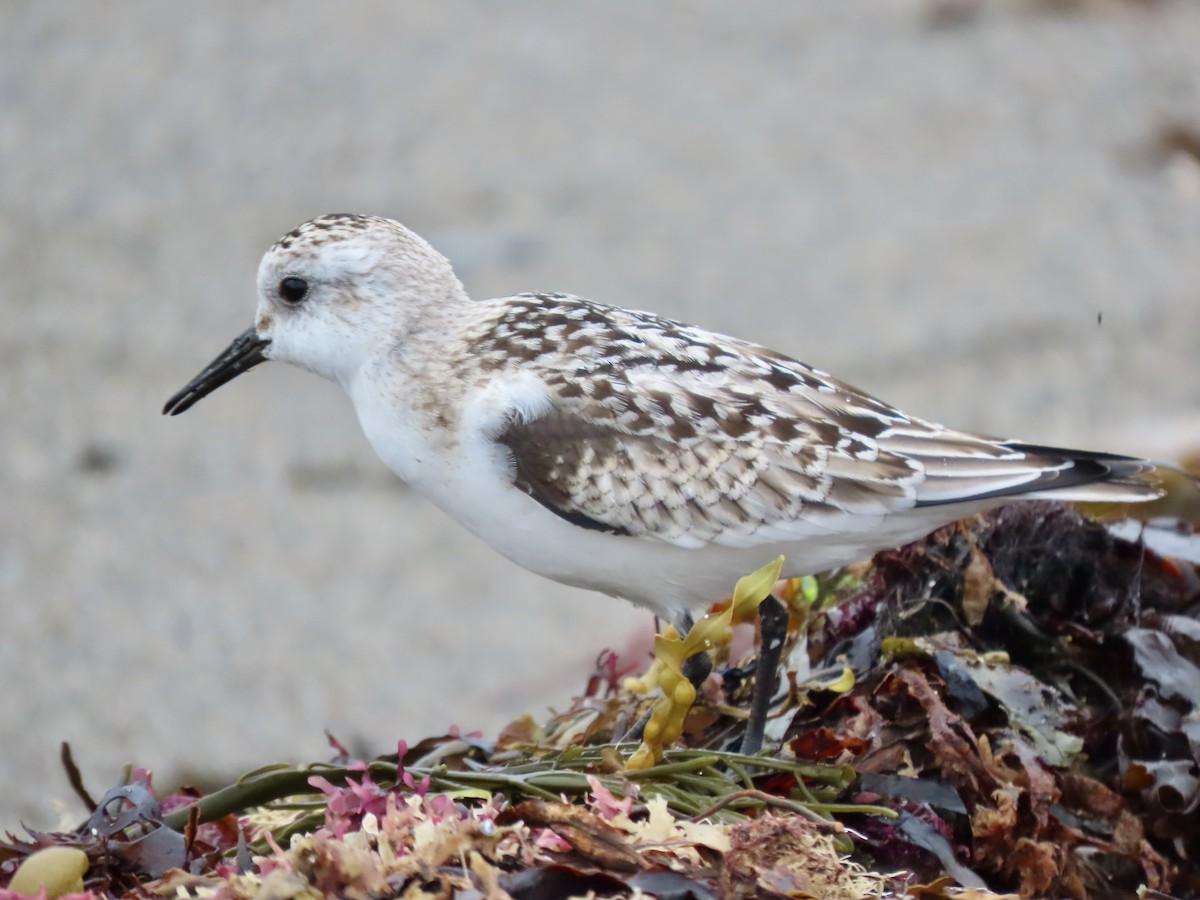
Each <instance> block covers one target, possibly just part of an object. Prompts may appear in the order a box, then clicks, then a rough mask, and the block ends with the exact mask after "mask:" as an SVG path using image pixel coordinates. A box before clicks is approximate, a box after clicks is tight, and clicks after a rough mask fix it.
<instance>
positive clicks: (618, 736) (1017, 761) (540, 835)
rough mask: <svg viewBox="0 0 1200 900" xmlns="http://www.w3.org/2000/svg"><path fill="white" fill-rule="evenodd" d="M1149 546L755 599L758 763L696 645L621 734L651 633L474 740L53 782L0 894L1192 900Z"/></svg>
mask: <svg viewBox="0 0 1200 900" xmlns="http://www.w3.org/2000/svg"><path fill="white" fill-rule="evenodd" d="M1145 528H1146V529H1149V530H1139V529H1134V534H1133V539H1128V538H1125V537H1117V536H1116V535H1115V534H1114V530H1113V529H1112V528H1110V527H1109V526H1106V525H1104V524H1102V523H1099V522H1096V521H1092V520H1090V519H1087V518H1085V517H1084V516H1083V515H1081V514H1080V513H1079V512H1077V511H1076V510H1074V509H1072V508H1070V507H1066V506H1062V505H1059V504H1051V503H1043V504H1024V505H1016V506H1011V507H1007V508H1003V509H1000V510H997V511H994V512H992V513H989V514H987V515H983V516H978V517H975V518H973V519H970V520H967V521H964V522H961V523H956V524H954V525H950V526H947V527H945V528H942V529H940V530H938V531H936V532H934V533H933V534H931V535H930V536H929V537H928V538H926V539H925V540H923V541H918V542H916V543H914V544H911V545H908V546H905V547H902V548H899V549H897V550H893V551H887V552H884V553H880V554H878V555H877V556H876V557H875V559H874V560H873V561H872V562H871V563H870V564H867V565H863V566H859V567H854V568H850V569H846V570H840V571H838V572H834V573H830V574H828V575H825V576H821V577H819V578H804V579H792V580H790V581H784V582H780V583H778V584H775V585H774V592H775V593H776V595H777V596H779V597H780V598H781V599H783V600H785V602H786V603H787V604H788V607H789V610H790V615H791V620H790V627H789V644H788V646H787V648H786V649H785V652H784V662H783V664H782V666H781V671H780V672H779V673H778V679H777V684H778V685H779V686H780V687H779V691H778V692H777V696H776V701H775V703H774V705H773V708H772V712H771V717H770V719H769V721H768V730H767V734H768V745H769V748H770V749H769V752H768V753H766V754H764V755H761V756H754V757H750V756H745V755H742V754H739V753H738V752H737V746H738V742H739V741H740V738H741V733H742V731H743V729H744V722H745V719H746V715H747V709H746V707H747V704H748V702H749V696H750V690H751V686H752V683H753V680H754V674H755V673H754V671H753V663H752V661H751V662H744V661H741V660H737V659H733V658H729V650H728V647H729V644H728V642H720V641H707V644H708V645H709V646H715V647H716V655H717V657H718V658H717V659H716V663H717V664H716V666H715V668H714V674H713V675H711V676H709V678H708V680H707V681H706V682H704V683H703V684H702V685H700V688H699V690H698V691H697V692H696V694H695V698H694V702H691V698H690V695H689V696H687V697H684V700H686V701H687V702H680V703H677V704H675V705H674V710H675V711H674V712H673V713H672V715H677V719H676V720H673V722H672V726H671V728H670V734H672V735H673V734H674V733H675V731H678V732H679V736H678V738H677V739H675V740H674V741H673V742H671V743H670V745H666V744H665V742H664V745H662V746H649V747H648V746H647V743H649V738H648V737H647V743H644V744H643V745H642V747H641V748H640V749H639V748H638V746H637V743H636V742H635V741H623V740H622V738H623V737H624V736H625V735H626V734H627V733H629V731H630V729H631V728H632V727H634V725H635V723H639V722H642V721H644V720H645V717H646V715H647V713H648V711H649V710H650V709H651V708H652V707H654V705H655V704H656V703H657V704H658V707H659V708H660V709H661V708H662V707H663V702H662V701H663V694H664V691H669V687H666V686H669V685H670V684H673V683H674V682H672V681H670V679H669V678H664V673H666V674H667V675H669V674H670V673H671V672H674V671H675V668H672V667H673V666H674V667H677V666H678V659H677V658H676V657H677V656H678V653H677V652H676V654H675V657H671V658H670V660H668V661H666V662H664V659H666V658H667V657H669V656H670V654H669V653H665V652H664V648H667V647H673V648H675V650H676V651H678V648H679V647H680V646H682V643H681V642H680V641H679V640H678V639H674V642H673V643H672V641H671V640H670V639H667V638H662V639H660V641H659V644H658V647H657V650H656V653H657V655H658V661H657V662H656V664H655V665H656V667H657V669H652V670H651V671H652V673H653V672H655V671H657V672H658V675H657V676H656V677H652V678H650V679H649V681H647V679H646V678H645V677H643V679H641V680H640V681H639V680H631V679H626V678H623V677H622V676H623V675H624V674H626V673H623V672H621V671H620V666H619V664H618V662H617V660H616V657H615V656H613V655H612V654H607V653H606V654H604V655H603V656H602V657H601V659H600V660H599V661H598V664H597V670H596V674H595V675H594V676H593V677H592V678H591V679H590V680H589V682H588V683H587V685H586V687H585V689H584V690H583V692H582V693H581V695H580V696H578V697H576V698H575V699H574V700H573V701H572V702H571V704H570V706H569V708H567V709H565V710H564V711H562V712H559V713H556V714H553V715H552V716H550V717H549V719H548V720H547V721H544V722H537V721H535V720H534V719H533V718H532V717H530V716H525V717H522V718H521V719H518V720H517V721H515V722H513V723H511V724H510V725H509V726H508V727H507V728H506V729H504V730H503V731H502V732H501V733H500V734H499V735H498V736H496V737H495V738H494V739H489V740H485V739H483V738H482V737H480V736H477V735H475V736H464V735H461V734H457V733H456V734H448V735H443V736H440V737H436V738H430V739H426V740H424V741H421V742H419V743H416V744H413V745H411V746H410V745H408V744H405V743H404V742H400V743H399V745H398V747H397V751H396V753H394V754H390V755H388V756H383V757H379V758H377V759H373V760H365V761H364V760H354V759H352V758H351V755H350V754H349V753H348V752H347V751H346V750H345V748H343V747H342V746H341V745H340V744H338V743H337V742H336V741H335V740H333V739H332V738H331V744H332V746H333V759H332V761H329V762H322V763H314V764H311V765H308V766H299V767H298V766H268V767H265V768H263V769H260V770H258V771H256V772H253V773H250V774H248V775H245V776H243V777H242V778H240V779H238V780H237V781H235V782H234V783H232V784H230V785H228V786H227V787H224V788H222V789H220V790H216V791H212V792H209V793H208V794H206V795H205V796H203V797H201V796H198V795H197V792H195V791H189V790H181V791H177V792H174V793H171V794H169V795H167V796H164V797H162V798H159V797H157V796H156V793H155V791H154V789H153V786H152V780H151V778H150V776H149V773H147V772H144V771H140V770H138V771H133V772H131V773H129V777H128V778H126V779H124V783H122V784H121V785H120V786H119V787H117V788H115V789H113V790H112V791H109V792H108V793H107V794H106V795H104V796H103V797H102V798H101V799H100V800H99V801H95V800H93V799H92V798H91V796H90V795H89V794H88V793H87V791H86V789H85V788H84V786H83V785H82V784H81V783H80V782H79V778H78V775H77V774H72V775H71V779H72V783H73V784H74V786H75V788H76V791H77V793H79V794H80V796H81V797H83V798H84V801H85V803H86V804H87V806H88V808H89V809H91V810H92V814H91V816H90V818H89V819H88V820H87V821H86V822H85V823H83V825H81V826H80V827H79V828H78V829H75V830H73V831H69V832H61V833H37V832H30V833H28V834H26V835H23V836H16V835H11V834H10V835H8V838H7V840H5V841H0V885H6V886H7V887H4V888H0V900H5V898H7V897H10V896H18V895H20V892H22V891H25V892H32V893H34V894H36V893H37V891H38V889H39V886H41V885H44V886H45V890H46V892H47V895H48V896H64V895H67V894H71V893H74V894H78V895H79V896H85V897H99V896H107V895H112V896H147V895H156V896H168V895H170V896H210V897H219V898H248V897H301V896H306V897H308V896H322V895H338V896H345V897H356V898H357V897H362V898H367V897H450V896H461V897H489V898H492V897H514V898H542V897H562V896H574V895H579V896H595V897H632V896H642V897H664V898H665V897H671V898H687V897H694V898H708V897H755V898H769V897H798V896H800V897H822V898H825V897H829V898H840V897H847V898H851V897H884V896H912V897H923V898H936V897H991V896H997V895H1005V896H1010V895H1019V896H1022V897H1077V898H1108V897H1129V896H1143V897H1158V898H1169V897H1181V898H1182V897H1193V896H1197V895H1200V864H1198V859H1200V570H1198V568H1197V566H1196V564H1195V563H1194V562H1187V561H1182V560H1180V559H1173V558H1168V557H1165V556H1162V555H1160V554H1159V553H1157V552H1155V551H1154V550H1152V549H1150V548H1149V545H1154V542H1152V541H1149V540H1147V539H1146V538H1147V535H1148V534H1149V533H1150V530H1153V526H1145ZM1164 529H1165V530H1164ZM1158 530H1159V531H1162V532H1163V533H1168V532H1169V533H1170V534H1171V536H1172V537H1173V538H1174V539H1175V540H1176V541H1177V542H1179V543H1180V544H1181V546H1185V547H1187V546H1190V547H1191V548H1192V549H1193V550H1194V549H1195V546H1196V543H1197V538H1196V537H1195V535H1194V534H1193V531H1192V529H1191V527H1190V526H1184V525H1176V524H1174V523H1172V524H1171V525H1170V526H1158ZM1122 533H1124V532H1122ZM1194 557H1195V554H1194V553H1193V554H1192V558H1194ZM770 586H771V585H770V584H769V583H768V584H767V587H770ZM751 612H752V608H751ZM714 615H717V613H714ZM723 615H724V616H725V618H726V619H727V620H736V619H737V618H739V617H746V613H745V610H742V609H740V608H739V607H738V604H736V603H735V604H734V605H733V606H732V607H730V608H728V609H726V610H725V611H724V613H723ZM666 705H667V706H671V704H666ZM656 715H658V714H657V713H656ZM652 721H653V720H652ZM660 724H661V723H660ZM648 730H649V729H648ZM66 759H67V762H68V773H69V774H70V773H72V772H73V767H72V766H71V765H70V764H69V755H68V756H67V757H66Z"/></svg>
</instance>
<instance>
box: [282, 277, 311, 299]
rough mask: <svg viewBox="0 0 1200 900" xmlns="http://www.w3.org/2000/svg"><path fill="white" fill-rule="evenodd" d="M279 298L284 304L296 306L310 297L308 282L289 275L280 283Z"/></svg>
mask: <svg viewBox="0 0 1200 900" xmlns="http://www.w3.org/2000/svg"><path fill="white" fill-rule="evenodd" d="M279 296H280V297H281V298H282V299H283V302H284V303H290V304H292V305H293V306H294V305H295V304H297V303H299V302H300V301H302V300H303V299H304V298H305V297H307V296H308V282H307V281H305V280H304V279H303V278H297V277H296V276H295V275H289V276H288V277H287V278H285V279H283V280H282V281H281V282H279Z"/></svg>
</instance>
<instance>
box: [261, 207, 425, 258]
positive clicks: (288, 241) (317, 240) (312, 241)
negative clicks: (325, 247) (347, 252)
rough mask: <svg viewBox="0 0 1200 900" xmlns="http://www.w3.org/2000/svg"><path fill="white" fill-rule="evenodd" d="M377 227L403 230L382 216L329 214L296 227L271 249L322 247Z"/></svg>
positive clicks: (397, 224)
mask: <svg viewBox="0 0 1200 900" xmlns="http://www.w3.org/2000/svg"><path fill="white" fill-rule="evenodd" d="M378 228H386V229H389V230H394V231H398V232H402V231H404V229H403V228H402V227H401V226H400V225H399V223H397V222H393V221H392V220H391V219H385V218H383V217H382V216H364V215H360V214H358V213H329V214H328V215H324V216H320V217H318V218H316V219H312V220H311V221H308V222H305V223H304V224H302V225H297V226H296V227H295V228H293V229H292V230H291V231H289V232H288V233H287V234H285V235H284V236H283V237H281V238H280V239H279V240H277V241H276V242H275V245H274V246H273V247H272V248H271V249H272V250H290V249H292V248H294V247H302V246H304V245H311V246H312V247H314V248H316V247H320V246H321V245H322V244H328V243H331V242H333V241H341V240H345V239H346V238H350V237H354V236H356V235H361V234H364V233H366V232H369V231H373V230H375V229H378Z"/></svg>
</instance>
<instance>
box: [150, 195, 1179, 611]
mask: <svg viewBox="0 0 1200 900" xmlns="http://www.w3.org/2000/svg"><path fill="white" fill-rule="evenodd" d="M289 279H290V280H291V281H290V283H289V282H288V280H289ZM289 284H290V286H289ZM299 285H303V294H302V296H298V297H290V296H289V291H290V292H291V294H297V295H298V294H300V287H299ZM258 288H259V301H258V316H257V319H256V324H255V328H254V330H253V333H251V332H247V334H246V335H243V336H242V338H239V342H242V343H241V344H239V343H238V342H235V344H234V345H233V346H232V347H231V348H230V351H227V352H226V354H223V356H222V357H219V358H218V359H217V360H215V361H214V363H213V364H212V365H211V366H210V367H209V368H208V369H206V370H205V371H204V372H202V373H201V374H200V375H199V376H197V378H196V379H194V380H193V382H192V383H190V384H189V385H188V386H187V387H185V388H184V389H183V390H182V391H181V392H180V393H179V394H177V395H176V396H175V397H174V398H172V400H171V401H170V402H169V403H168V408H167V411H170V412H182V411H183V410H185V409H187V408H188V407H190V406H191V405H192V404H193V403H195V402H196V401H197V400H198V399H200V397H202V396H204V395H205V394H206V393H208V392H210V391H211V390H214V389H215V388H216V387H218V386H220V384H223V383H224V382H225V381H228V380H229V379H230V378H232V377H234V375H236V374H238V373H239V372H240V371H244V370H245V369H246V368H249V367H251V366H253V365H255V364H257V363H258V362H260V361H262V360H263V359H277V360H282V361H285V362H290V363H293V364H295V365H299V366H301V367H303V368H305V369H309V370H310V371H313V372H316V373H317V374H319V375H322V376H325V377H327V378H330V379H332V380H334V381H336V382H337V383H339V384H341V385H342V387H343V388H345V390H346V391H347V393H348V394H349V396H350V398H351V400H352V401H353V403H354V406H355V409H356V411H357V413H358V417H359V421H360V422H361V424H362V427H363V430H364V432H365V433H366V435H367V438H368V439H369V440H370V442H371V444H372V445H373V446H374V448H375V450H376V451H377V452H378V453H379V455H380V457H381V458H382V459H383V460H384V462H385V463H386V464H387V465H388V466H389V467H390V468H391V469H392V470H393V471H394V472H395V473H396V474H397V475H398V476H400V477H401V478H403V479H404V480H405V481H407V482H408V483H410V484H411V485H412V486H413V487H415V488H417V489H418V490H419V491H421V492H422V493H424V494H425V495H426V496H427V497H429V498H430V499H431V500H432V501H433V502H434V503H436V504H437V505H438V506H440V507H441V508H442V509H444V510H445V511H446V512H448V513H449V514H450V515H452V516H453V517H454V518H456V519H458V520H459V521H460V522H461V523H462V524H463V525H465V526H466V527H467V528H469V529H470V530H472V531H473V532H474V533H475V534H477V535H478V536H479V537H481V538H482V539H483V540H484V541H486V542H487V543H489V544H491V545H492V546H493V547H495V548H496V549H497V550H499V551H500V552H501V553H503V554H504V555H506V556H508V557H509V558H510V559H512V560H513V561H515V562H517V563H518V564H520V565H522V566H524V567H525V568H527V569H530V570H532V571H534V572H538V573H540V574H542V575H545V576H547V577H549V578H553V579H555V580H558V581H562V582H564V583H567V584H573V585H577V586H581V587H586V588H591V589H595V590H599V591H603V592H605V593H608V594H613V595H617V596H622V597H625V598H627V599H629V600H632V601H635V602H638V603H642V604H644V605H646V606H648V607H650V608H652V609H655V610H657V611H659V612H664V613H668V614H670V613H673V612H675V611H678V610H680V609H682V608H687V607H691V606H696V605H699V604H703V603H707V602H710V601H712V600H715V599H718V598H719V597H720V596H722V595H723V594H724V593H726V592H727V591H728V590H729V589H730V588H731V587H732V584H733V582H734V581H735V580H736V578H737V577H738V576H740V575H742V574H744V573H745V572H748V571H750V570H752V569H755V568H757V567H758V566H760V565H761V564H763V563H764V562H766V561H767V560H769V559H771V558H773V557H774V556H775V555H777V554H779V553H783V554H784V555H785V556H786V557H787V569H788V571H789V572H792V573H797V574H799V573H804V572H811V571H816V570H820V569H825V568H829V567H832V566H836V565H842V564H845V563H848V562H853V561H856V560H858V559H862V558H865V557H867V556H869V555H870V554H871V553H872V552H873V551H875V550H878V549H881V548H884V547H887V546H892V545H895V544H898V543H902V542H904V541H907V540H912V539H915V538H918V537H920V536H922V535H923V534H925V533H927V532H928V531H930V530H931V529H933V528H935V527H937V526H938V525H940V524H943V523H945V522H949V521H953V520H954V519H956V518H959V517H962V516H964V515H967V514H969V513H971V512H974V511H978V510H981V509H986V508H988V507H991V506H996V505H999V504H1001V503H1004V502H1009V501H1012V500H1020V499H1044V498H1052V497H1053V498H1063V499H1078V500H1124V501H1136V500H1146V499H1150V498H1153V497H1155V496H1157V495H1158V492H1157V490H1156V489H1155V488H1154V487H1153V486H1152V485H1151V484H1150V483H1149V482H1148V481H1147V480H1146V476H1147V475H1148V473H1150V472H1151V471H1152V469H1153V466H1152V465H1151V464H1150V463H1148V462H1146V461H1144V460H1138V459H1130V458H1126V457H1120V456H1114V455H1110V454H1103V453H1089V452H1083V451H1070V450H1059V449H1054V448H1046V447H1040V446H1036V445H1031V444H1026V443H1023V442H1019V441H1003V440H993V439H990V438H985V437H982V436H979V435H973V434H967V433H964V432H958V431H953V430H951V429H947V428H944V427H942V426H940V425H935V424H932V423H929V422H924V421H922V420H920V419H915V418H912V417H910V416H907V415H905V414H904V413H902V412H900V411H899V410H897V409H895V408H893V407H891V406H888V405H887V404H885V403H882V402H880V401H878V400H875V399H873V398H871V397H869V396H867V395H865V394H863V393H861V392H859V391H857V390H855V389H854V388H851V387H849V386H847V385H845V384H842V383H841V382H839V381H837V380H835V379H833V378H832V377H830V376H829V375H827V374H825V373H824V372H820V371H818V370H815V369H812V368H810V367H809V366H806V365H804V364H803V363H800V362H798V361H796V360H794V359H791V358H789V357H787V356H785V355H783V354H780V353H777V352H775V351H773V350H769V349H767V348H765V347H762V346H759V345H756V344H753V343H749V342H746V341H742V340H738V339H736V338H731V337H727V336H725V335H720V334H715V333H712V332H709V331H705V330H704V329H701V328H697V327H694V326H689V325H684V324H682V323H679V322H674V321H671V320H669V319H664V318H661V317H659V316H655V315H653V314H650V313H644V312H635V311H631V310H626V309H621V308H619V307H611V306H604V305H602V304H599V303H593V302H591V301H588V300H583V299H580V298H578V297H572V296H568V295H563V294H521V295H518V296H515V297H506V298H501V299H495V300H485V301H472V300H470V299H469V298H468V297H467V295H466V293H465V291H464V290H463V287H462V285H461V283H460V282H459V280H458V279H457V277H456V276H455V275H454V272H453V269H452V268H451V266H450V264H449V262H447V261H446V260H445V259H444V258H443V257H442V256H441V255H440V254H438V253H437V252H436V251H434V250H433V249H432V248H431V247H430V246H429V245H428V244H427V243H425V241H424V240H422V239H421V238H420V237H418V236H417V235H415V234H413V233H412V232H411V231H409V230H408V229H406V228H404V227H403V226H401V225H399V224H398V223H396V222H393V221H391V220H388V219H382V218H377V217H373V216H356V215H333V216H324V217H322V218H320V219H316V220H313V221H312V222H308V223H305V224H304V225H301V226H300V227H299V228H297V229H295V230H294V231H292V232H289V233H288V234H287V235H285V236H284V237H283V238H281V239H280V240H279V241H278V242H277V243H276V244H275V245H274V246H273V247H272V248H271V249H270V250H269V251H268V252H267V254H266V255H265V256H264V257H263V261H262V264H261V266H260V269H259V277H258ZM239 354H240V355H239Z"/></svg>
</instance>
